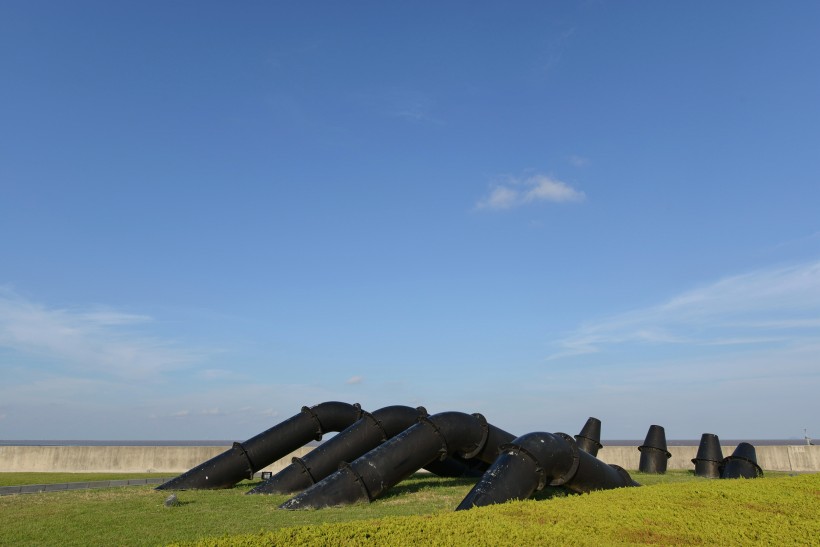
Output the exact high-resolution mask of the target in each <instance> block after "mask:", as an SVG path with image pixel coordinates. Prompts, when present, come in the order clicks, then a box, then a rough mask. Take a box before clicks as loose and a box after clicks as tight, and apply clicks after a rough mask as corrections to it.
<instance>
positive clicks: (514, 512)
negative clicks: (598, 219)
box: [0, 472, 820, 545]
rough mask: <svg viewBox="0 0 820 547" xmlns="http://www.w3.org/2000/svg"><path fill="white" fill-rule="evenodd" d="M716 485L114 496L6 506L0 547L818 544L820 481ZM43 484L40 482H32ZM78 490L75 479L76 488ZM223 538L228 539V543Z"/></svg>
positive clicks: (61, 496) (52, 496) (445, 486)
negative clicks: (311, 498) (505, 493)
mask: <svg viewBox="0 0 820 547" xmlns="http://www.w3.org/2000/svg"><path fill="white" fill-rule="evenodd" d="M770 475H772V474H768V473H767V476H766V477H765V478H762V479H755V480H735V481H709V480H705V479H699V478H697V477H694V476H693V475H692V474H691V473H686V472H677V473H675V472H671V473H668V474H666V475H640V474H634V475H633V476H634V477H635V478H636V480H638V481H639V482H643V483H644V484H648V486H644V487H642V488H631V489H621V490H614V491H606V492H596V493H593V494H589V495H584V496H562V495H560V494H559V495H554V497H553V499H549V500H546V499H544V498H545V497H548V496H550V495H553V494H556V492H542V493H541V494H539V497H540V498H541V499H540V501H525V502H512V503H508V504H503V505H499V506H494V507H487V508H477V509H473V510H470V511H465V512H459V513H454V512H453V508H454V507H455V506H456V505H458V503H459V502H460V501H461V499H462V498H463V497H464V496H465V495H466V493H467V492H468V491H469V489H470V488H471V486H472V482H471V481H466V480H458V479H441V478H437V477H433V476H430V475H416V476H414V477H412V478H411V479H409V480H407V481H404V482H402V483H401V484H399V485H397V486H396V487H394V488H392V489H391V490H390V491H389V492H388V495H386V496H385V497H384V498H382V499H379V500H377V501H376V502H374V503H372V504H361V505H356V506H352V507H343V508H335V509H326V510H322V511H296V512H291V511H281V510H278V509H277V508H276V507H277V506H278V505H279V504H280V503H282V502H283V501H285V500H286V499H287V496H246V495H244V493H245V492H246V491H247V490H248V488H249V486H250V484H251V483H244V484H241V485H239V486H238V487H236V488H234V489H230V490H219V491H190V492H179V493H178V497H179V501H180V502H181V504H180V505H179V506H177V507H170V508H167V507H164V505H163V501H164V500H165V498H166V497H167V496H168V494H169V493H168V492H161V491H155V490H153V489H152V488H151V487H129V488H113V489H106V490H86V491H73V492H54V493H47V494H45V493H43V494H27V495H15V496H4V497H0V518H2V525H0V528H2V534H0V544H2V545H58V544H59V545H103V544H106V545H108V544H116V545H166V544H169V543H178V544H197V545H357V544H364V543H367V544H373V545H380V544H381V545H396V544H418V545H495V544H521V543H524V542H526V543H529V544H556V545H557V544H562V545H570V544H578V545H585V544H599V545H607V544H690V545H695V544H704V543H705V544H726V545H732V544H750V543H758V544H766V543H769V544H780V545H782V544H807V545H808V544H812V542H814V543H813V544H815V545H816V544H817V543H816V541H817V537H820V525H818V522H820V514H818V507H820V475H819V474H815V475H801V476H797V477H789V476H783V475H781V476H774V477H772V476H770ZM34 482H43V481H34ZM69 482H70V481H69ZM225 534H230V535H229V536H226V535H225Z"/></svg>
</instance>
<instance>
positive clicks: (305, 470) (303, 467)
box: [290, 457, 316, 484]
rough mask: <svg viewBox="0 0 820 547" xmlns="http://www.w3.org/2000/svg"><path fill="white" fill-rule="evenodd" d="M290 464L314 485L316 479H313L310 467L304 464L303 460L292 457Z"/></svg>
mask: <svg viewBox="0 0 820 547" xmlns="http://www.w3.org/2000/svg"><path fill="white" fill-rule="evenodd" d="M290 463H291V464H293V465H295V466H298V467H299V468H300V469H299V472H300V473H302V474H304V475H307V476H308V478H309V479H310V482H311V484H316V477H314V476H313V473H311V472H310V467H308V465H307V464H306V463H305V460H303V459H302V458H296V457H293V458H291V459H290Z"/></svg>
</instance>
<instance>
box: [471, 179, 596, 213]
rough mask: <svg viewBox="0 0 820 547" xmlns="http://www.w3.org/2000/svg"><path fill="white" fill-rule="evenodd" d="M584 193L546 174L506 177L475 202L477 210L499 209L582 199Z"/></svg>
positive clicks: (584, 197)
mask: <svg viewBox="0 0 820 547" xmlns="http://www.w3.org/2000/svg"><path fill="white" fill-rule="evenodd" d="M584 199H586V195H585V194H584V193H583V192H581V191H579V190H576V189H574V188H573V187H571V186H570V185H569V184H567V183H566V182H563V181H560V180H558V179H556V178H553V177H549V176H547V175H533V176H530V177H527V178H512V177H510V178H507V179H506V180H504V182H503V183H499V184H496V185H494V186H493V188H492V189H491V190H490V193H489V194H488V195H487V196H486V197H484V198H483V199H481V200H479V201H478V203H476V206H475V208H476V209H477V210H488V211H501V210H507V209H512V208H515V207H521V206H524V205H528V204H531V203H535V202H542V201H546V202H552V203H567V202H579V201H584Z"/></svg>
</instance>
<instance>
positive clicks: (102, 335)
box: [0, 288, 198, 378]
mask: <svg viewBox="0 0 820 547" xmlns="http://www.w3.org/2000/svg"><path fill="white" fill-rule="evenodd" d="M150 322H151V318H150V317H148V316H145V315H133V314H127V313H121V312H117V311H114V310H108V309H102V310H100V309H94V310H69V309H56V308H49V307H47V306H44V305H42V304H39V303H34V302H31V301H29V300H27V299H25V298H23V297H22V296H20V295H19V294H17V293H15V292H14V291H12V290H9V289H7V288H0V347H2V348H8V349H10V350H13V351H15V352H19V353H21V354H24V355H35V356H39V357H45V358H47V359H50V360H52V361H53V362H54V363H56V364H59V365H61V366H63V367H67V368H69V369H72V370H74V371H77V372H80V371H88V370H91V371H95V372H103V373H106V374H110V375H112V376H115V377H120V378H145V377H148V376H152V375H156V374H158V373H161V372H164V371H168V370H173V369H177V368H180V367H183V366H186V365H188V364H190V363H192V362H194V361H195V360H196V359H197V358H198V356H197V354H196V353H195V352H194V351H191V350H188V349H183V348H180V347H177V346H176V345H174V344H173V343H171V342H170V341H167V340H162V339H159V338H155V337H150V336H146V335H143V334H141V333H139V332H137V331H136V330H135V328H134V327H135V326H136V325H144V324H148V323H150Z"/></svg>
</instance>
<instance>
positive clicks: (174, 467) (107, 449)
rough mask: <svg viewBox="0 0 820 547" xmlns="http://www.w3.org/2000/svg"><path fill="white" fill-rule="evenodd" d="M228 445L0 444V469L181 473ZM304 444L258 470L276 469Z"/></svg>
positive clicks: (299, 452)
mask: <svg viewBox="0 0 820 547" xmlns="http://www.w3.org/2000/svg"><path fill="white" fill-rule="evenodd" d="M229 448H230V447H228V446H0V472H2V473H8V472H35V473H40V472H57V473H177V474H179V473H184V472H185V471H188V470H189V469H191V468H192V467H195V466H197V465H199V464H201V463H202V462H205V461H207V460H209V459H211V458H213V457H214V456H218V455H219V454H221V453H223V452H225V451H226V450H228V449H229ZM311 449H312V448H311V447H304V448H300V449H299V450H296V451H294V452H293V453H292V454H288V455H287V456H286V457H284V458H282V459H280V460H278V461H276V462H274V463H272V464H271V465H269V466H267V467H265V468H264V469H261V470H260V471H273V472H277V471H279V470H281V469H283V468H284V467H285V466H287V465H288V464H290V459H291V457H293V456H304V455H305V454H307V453H308V452H309V451H310V450H311Z"/></svg>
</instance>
